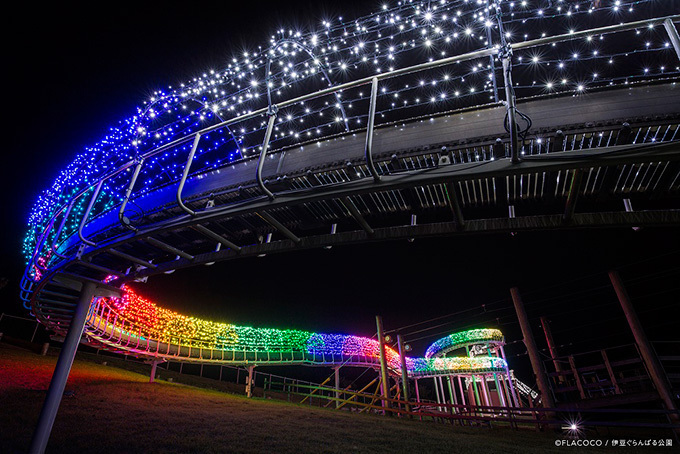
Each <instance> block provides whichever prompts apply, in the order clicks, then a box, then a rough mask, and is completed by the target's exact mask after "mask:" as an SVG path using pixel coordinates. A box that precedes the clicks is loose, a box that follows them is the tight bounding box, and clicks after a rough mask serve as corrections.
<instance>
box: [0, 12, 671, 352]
mask: <svg viewBox="0 0 680 454" xmlns="http://www.w3.org/2000/svg"><path fill="white" fill-rule="evenodd" d="M232 4H233V2H224V4H223V5H221V6H216V5H215V4H213V3H210V2H185V3H171V2H137V3H125V2H113V3H112V2H109V3H107V2H103V3H102V2H99V3H89V4H83V5H81V6H80V7H73V6H64V5H65V4H63V3H61V4H55V3H51V4H48V5H47V6H40V7H37V6H35V5H32V4H23V5H21V6H18V8H19V9H20V11H19V13H18V14H15V15H13V17H12V19H10V20H9V22H11V23H10V25H9V26H8V27H7V28H5V29H4V30H3V34H4V36H3V42H4V43H5V46H4V47H5V54H6V55H5V61H6V63H5V65H4V69H5V70H4V75H3V78H4V79H5V81H4V84H3V87H4V90H3V95H4V96H3V101H4V107H5V111H6V112H9V113H10V116H11V118H10V122H9V124H8V127H7V128H6V129H5V134H6V136H8V137H9V141H7V142H5V148H4V150H3V153H2V156H3V161H4V163H3V166H2V169H3V170H2V176H3V178H2V179H1V182H0V183H1V184H2V186H1V188H0V190H1V191H2V194H3V198H2V202H3V203H2V219H3V225H4V229H3V230H4V231H5V234H4V236H3V241H2V249H1V250H0V252H1V253H2V258H3V259H2V268H1V270H0V274H1V275H2V276H7V277H9V278H10V280H11V281H10V284H9V285H8V286H7V287H6V288H4V289H3V290H1V291H0V292H1V293H0V295H1V296H2V301H1V303H0V304H1V305H2V310H3V311H10V312H14V313H22V312H25V311H23V310H22V309H21V304H20V302H19V299H18V279H19V277H20V274H21V272H22V263H23V260H22V258H21V256H20V250H21V241H22V237H23V234H24V231H23V229H24V224H25V221H26V219H27V216H28V213H29V210H30V207H31V204H32V202H33V200H34V199H35V197H36V196H37V195H38V193H39V192H40V191H41V190H42V189H43V188H45V187H47V186H48V185H49V184H50V183H51V181H52V180H53V179H54V177H55V176H56V175H57V173H58V171H59V169H61V168H63V167H65V166H66V165H67V164H68V163H69V162H70V161H71V159H72V158H73V157H74V156H75V154H76V153H78V152H79V151H81V150H82V149H83V148H84V147H85V146H87V145H89V144H92V143H94V142H96V141H97V140H99V139H100V138H101V137H102V136H103V135H104V134H105V133H106V130H107V128H108V127H109V126H110V125H112V124H114V123H115V122H116V121H117V120H119V119H121V118H124V117H125V116H128V115H130V114H131V113H132V112H134V109H135V107H136V106H137V105H138V104H139V103H140V102H141V100H143V99H145V98H148V96H149V95H150V94H151V93H152V92H153V90H154V89H156V88H164V87H167V86H168V85H174V84H177V83H179V82H182V81H185V80H187V79H190V78H191V77H193V76H195V75H198V74H201V73H203V72H204V71H206V70H209V69H211V68H220V67H222V66H225V65H226V61H227V59H228V58H230V56H231V55H232V53H233V52H235V51H239V50H241V49H243V48H244V45H246V43H255V44H265V43H266V41H267V38H268V37H269V36H270V35H271V34H272V33H273V32H274V31H275V30H276V29H277V28H280V27H281V26H284V27H286V28H288V27H294V26H300V25H304V24H305V23H310V22H314V23H318V22H320V21H321V20H322V19H324V18H326V17H329V16H337V15H345V16H346V17H348V18H351V17H357V16H360V15H364V14H367V13H370V12H372V11H374V10H377V9H378V8H379V6H380V4H379V3H378V2H342V10H339V7H340V3H339V2H335V3H332V2H324V4H320V3H318V2H311V1H307V2H299V1H298V2H296V1H287V2H278V3H266V2H257V4H255V3H248V2H243V4H242V5H241V6H233V5H232ZM6 20H7V19H6ZM6 124H7V123H6ZM678 238H680V229H678V228H674V229H644V230H641V231H637V232H634V231H633V230H631V229H615V230H591V231H578V232H573V231H572V232H536V233H530V232H528V233H522V234H519V235H516V236H510V235H507V234H503V235H486V236H462V237H454V238H448V239H437V240H435V239H428V240H416V241H415V242H414V243H408V242H395V243H384V244H367V245H361V246H351V247H335V248H333V249H331V250H319V251H311V252H299V253H291V254H287V255H280V256H274V255H273V256H267V257H264V258H258V259H255V258H253V259H245V260H239V261H233V262H226V263H221V264H216V265H214V266H212V267H209V268H208V267H199V268H195V269H191V270H187V271H184V272H179V271H178V272H176V273H175V274H173V275H171V276H163V277H157V278H152V279H151V280H150V281H149V283H148V284H139V285H137V286H136V288H137V289H138V291H139V292H140V293H142V294H145V295H148V296H152V297H154V298H155V299H156V300H157V301H159V302H162V303H163V304H165V305H167V306H169V307H171V308H173V309H175V310H178V311H181V312H184V313H192V314H195V315H199V316H205V317H211V318H213V319H216V320H221V321H229V322H234V323H239V324H249V325H254V326H270V327H281V328H286V327H291V328H292V327H295V328H300V329H309V330H318V331H323V332H348V333H355V334H364V335H371V334H372V333H373V332H374V316H375V315H376V314H382V315H384V317H385V321H386V325H387V328H395V327H399V326H403V325H407V324H410V323H414V322H416V321H420V320H424V319H428V318H433V317H438V316H441V315H444V314H447V313H450V312H456V311H460V310H466V309H470V311H469V312H466V313H464V314H461V315H460V316H458V317H451V318H448V319H445V320H443V321H440V322H433V323H432V324H431V325H436V324H438V323H443V322H447V323H448V325H446V326H443V327H442V328H441V329H442V330H446V329H452V328H463V327H467V326H468V325H477V326H479V325H482V324H483V325H484V326H487V325H488V326H499V327H500V328H501V329H503V330H504V331H505V332H506V334H507V337H508V339H509V340H516V339H519V338H520V333H519V329H518V326H517V323H516V319H515V318H514V317H513V315H512V314H513V312H512V308H511V305H510V303H509V292H508V288H509V287H510V286H514V285H517V286H519V287H520V290H522V291H523V292H525V293H526V297H525V300H526V302H527V305H528V310H529V313H530V316H531V317H532V319H533V320H534V321H536V320H537V317H538V316H539V315H551V314H552V315H553V318H554V321H553V323H554V325H555V326H554V330H555V332H556V336H555V337H556V338H557V341H558V343H569V342H576V341H581V342H582V343H581V344H580V345H576V344H575V345H574V346H573V347H572V348H573V349H576V350H579V349H580V350H582V349H585V348H589V347H592V346H594V345H596V344H598V343H616V342H630V340H631V338H630V335H629V334H628V330H627V327H626V324H625V320H624V319H623V318H622V314H621V313H620V308H618V307H617V305H616V300H615V295H614V293H613V292H612V291H611V289H608V288H607V283H608V281H607V275H606V272H607V270H608V269H610V268H613V267H621V272H622V275H623V277H624V279H627V280H628V281H629V282H631V288H630V290H631V294H632V296H633V298H634V300H635V302H636V304H637V305H639V307H640V308H643V309H644V310H648V311H647V312H644V313H643V314H641V318H642V319H643V322H645V323H647V324H648V326H649V327H650V330H651V332H652V333H653V334H654V335H653V336H652V337H659V338H661V337H663V336H666V335H667V334H668V333H666V331H664V330H666V329H667V328H672V329H675V330H676V332H677V328H678V323H677V320H678V315H679V312H680V311H679V310H678V303H677V301H678V298H679V297H680V291H679V287H678V286H679V285H680V284H678V278H680V272H679V269H680V267H679V266H678V261H679V260H680V241H678ZM636 279H637V281H636ZM574 292H580V293H574ZM483 304H486V305H487V306H485V307H484V308H483V307H482V306H481V305H483ZM673 304H675V306H673ZM589 308H590V309H589ZM659 308H663V309H659ZM473 315H474V316H473ZM674 321H675V323H673V322H674ZM482 322H484V323H482ZM598 323H599V324H598ZM657 327H659V328H657ZM415 329H416V328H413V329H411V330H410V331H414V330H415ZM536 329H538V328H536ZM437 332H438V330H437V329H434V330H432V331H429V332H426V333H423V334H413V335H412V336H411V337H412V338H413V339H416V338H418V337H421V336H422V335H426V334H434V333H437ZM668 335H670V334H668ZM589 338H594V339H595V340H592V341H588V340H587V339H589ZM675 338H677V335H675ZM584 339H585V340H584ZM432 340H434V339H423V340H421V341H419V342H420V343H429V342H431V341H432ZM417 342H418V341H417ZM416 345H417V344H416ZM520 350H521V349H519V350H517V352H520Z"/></svg>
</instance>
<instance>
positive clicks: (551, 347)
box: [541, 317, 564, 383]
mask: <svg viewBox="0 0 680 454" xmlns="http://www.w3.org/2000/svg"><path fill="white" fill-rule="evenodd" d="M541 326H542V327H543V334H545V340H546V342H547V343H548V351H549V352H550V358H551V359H552V362H553V365H554V366H555V372H557V380H558V381H559V382H560V383H563V382H564V377H563V376H562V365H561V364H560V362H559V361H558V360H557V356H558V355H557V347H556V346H555V340H554V339H553V336H552V331H551V330H550V325H549V324H548V319H547V318H546V317H541Z"/></svg>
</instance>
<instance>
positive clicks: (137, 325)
mask: <svg viewBox="0 0 680 454" xmlns="http://www.w3.org/2000/svg"><path fill="white" fill-rule="evenodd" d="M85 332H86V334H87V338H88V340H89V341H90V342H94V343H98V344H101V345H105V346H107V347H108V348H110V349H112V350H115V351H121V352H125V353H126V354H132V355H137V356H143V357H149V358H153V359H156V360H172V361H188V362H201V363H219V364H232V365H262V366H266V365H292V364H300V365H312V366H314V365H316V366H337V365H343V366H363V367H379V364H380V362H379V361H380V354H379V344H378V341H377V340H374V339H369V338H364V337H359V336H352V335H346V334H322V333H313V332H308V331H300V330H279V329H263V328H251V327H244V326H236V325H229V324H224V323H214V322H209V321H205V320H200V319H196V318H192V317H186V316H183V315H180V314H177V313H174V312H172V311H169V310H166V309H163V308H161V307H158V306H157V305H155V304H154V303H152V302H151V301H149V300H147V299H144V298H142V297H140V296H138V295H136V294H135V293H134V292H133V291H132V290H131V289H129V288H126V289H125V294H124V295H123V297H122V298H98V299H96V301H95V302H94V304H93V305H92V308H91V310H90V313H89V316H88V319H87V324H86V328H85ZM441 342H446V345H447V348H446V349H445V350H443V349H438V350H436V351H435V350H433V349H430V350H428V354H427V355H426V357H425V358H406V365H407V370H408V371H409V375H410V376H412V377H427V376H434V375H440V374H441V375H451V374H482V373H493V372H496V373H507V363H506V362H505V360H504V359H503V358H501V357H500V353H499V348H500V347H501V346H502V345H503V344H504V339H503V335H502V333H501V332H500V331H498V330H495V329H476V330H469V331H464V332H460V333H455V334H453V335H451V336H449V337H447V338H445V339H442V341H438V343H441ZM438 343H435V344H433V346H435V345H438ZM466 347H471V350H470V349H469V348H468V350H469V351H472V352H477V355H478V356H470V355H467V354H466V355H465V356H455V357H446V356H445V354H446V353H448V352H450V351H453V350H458V349H463V348H466ZM478 350H479V351H478ZM479 352H482V354H479ZM386 361H387V366H388V368H389V370H390V372H391V373H394V374H397V375H398V374H399V372H398V371H399V368H400V360H399V355H398V353H397V352H396V351H395V350H394V349H392V348H390V347H389V346H388V347H386Z"/></svg>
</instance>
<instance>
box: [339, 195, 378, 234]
mask: <svg viewBox="0 0 680 454" xmlns="http://www.w3.org/2000/svg"><path fill="white" fill-rule="evenodd" d="M341 200H342V204H343V205H344V206H345V208H347V210H348V211H349V213H350V214H351V215H352V217H353V218H354V220H355V221H357V223H358V224H359V225H360V226H361V228H362V229H364V231H365V232H366V233H367V234H369V235H373V233H375V232H374V231H373V229H372V228H371V226H370V225H369V224H368V222H366V219H364V217H363V216H362V215H361V213H360V212H359V209H358V208H357V207H356V205H354V202H352V200H351V199H350V198H349V197H343V198H342V199H341Z"/></svg>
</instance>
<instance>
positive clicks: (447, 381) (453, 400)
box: [446, 375, 458, 413]
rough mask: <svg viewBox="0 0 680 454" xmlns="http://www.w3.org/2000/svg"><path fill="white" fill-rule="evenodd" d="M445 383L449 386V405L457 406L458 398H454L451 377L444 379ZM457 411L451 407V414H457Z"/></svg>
mask: <svg viewBox="0 0 680 454" xmlns="http://www.w3.org/2000/svg"><path fill="white" fill-rule="evenodd" d="M446 378H447V380H446V383H447V384H448V386H449V397H450V398H451V403H452V404H454V405H457V404H458V398H456V388H455V386H454V385H453V377H452V376H451V375H449V376H447V377H446ZM457 412H458V409H457V408H455V407H451V413H457Z"/></svg>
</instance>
